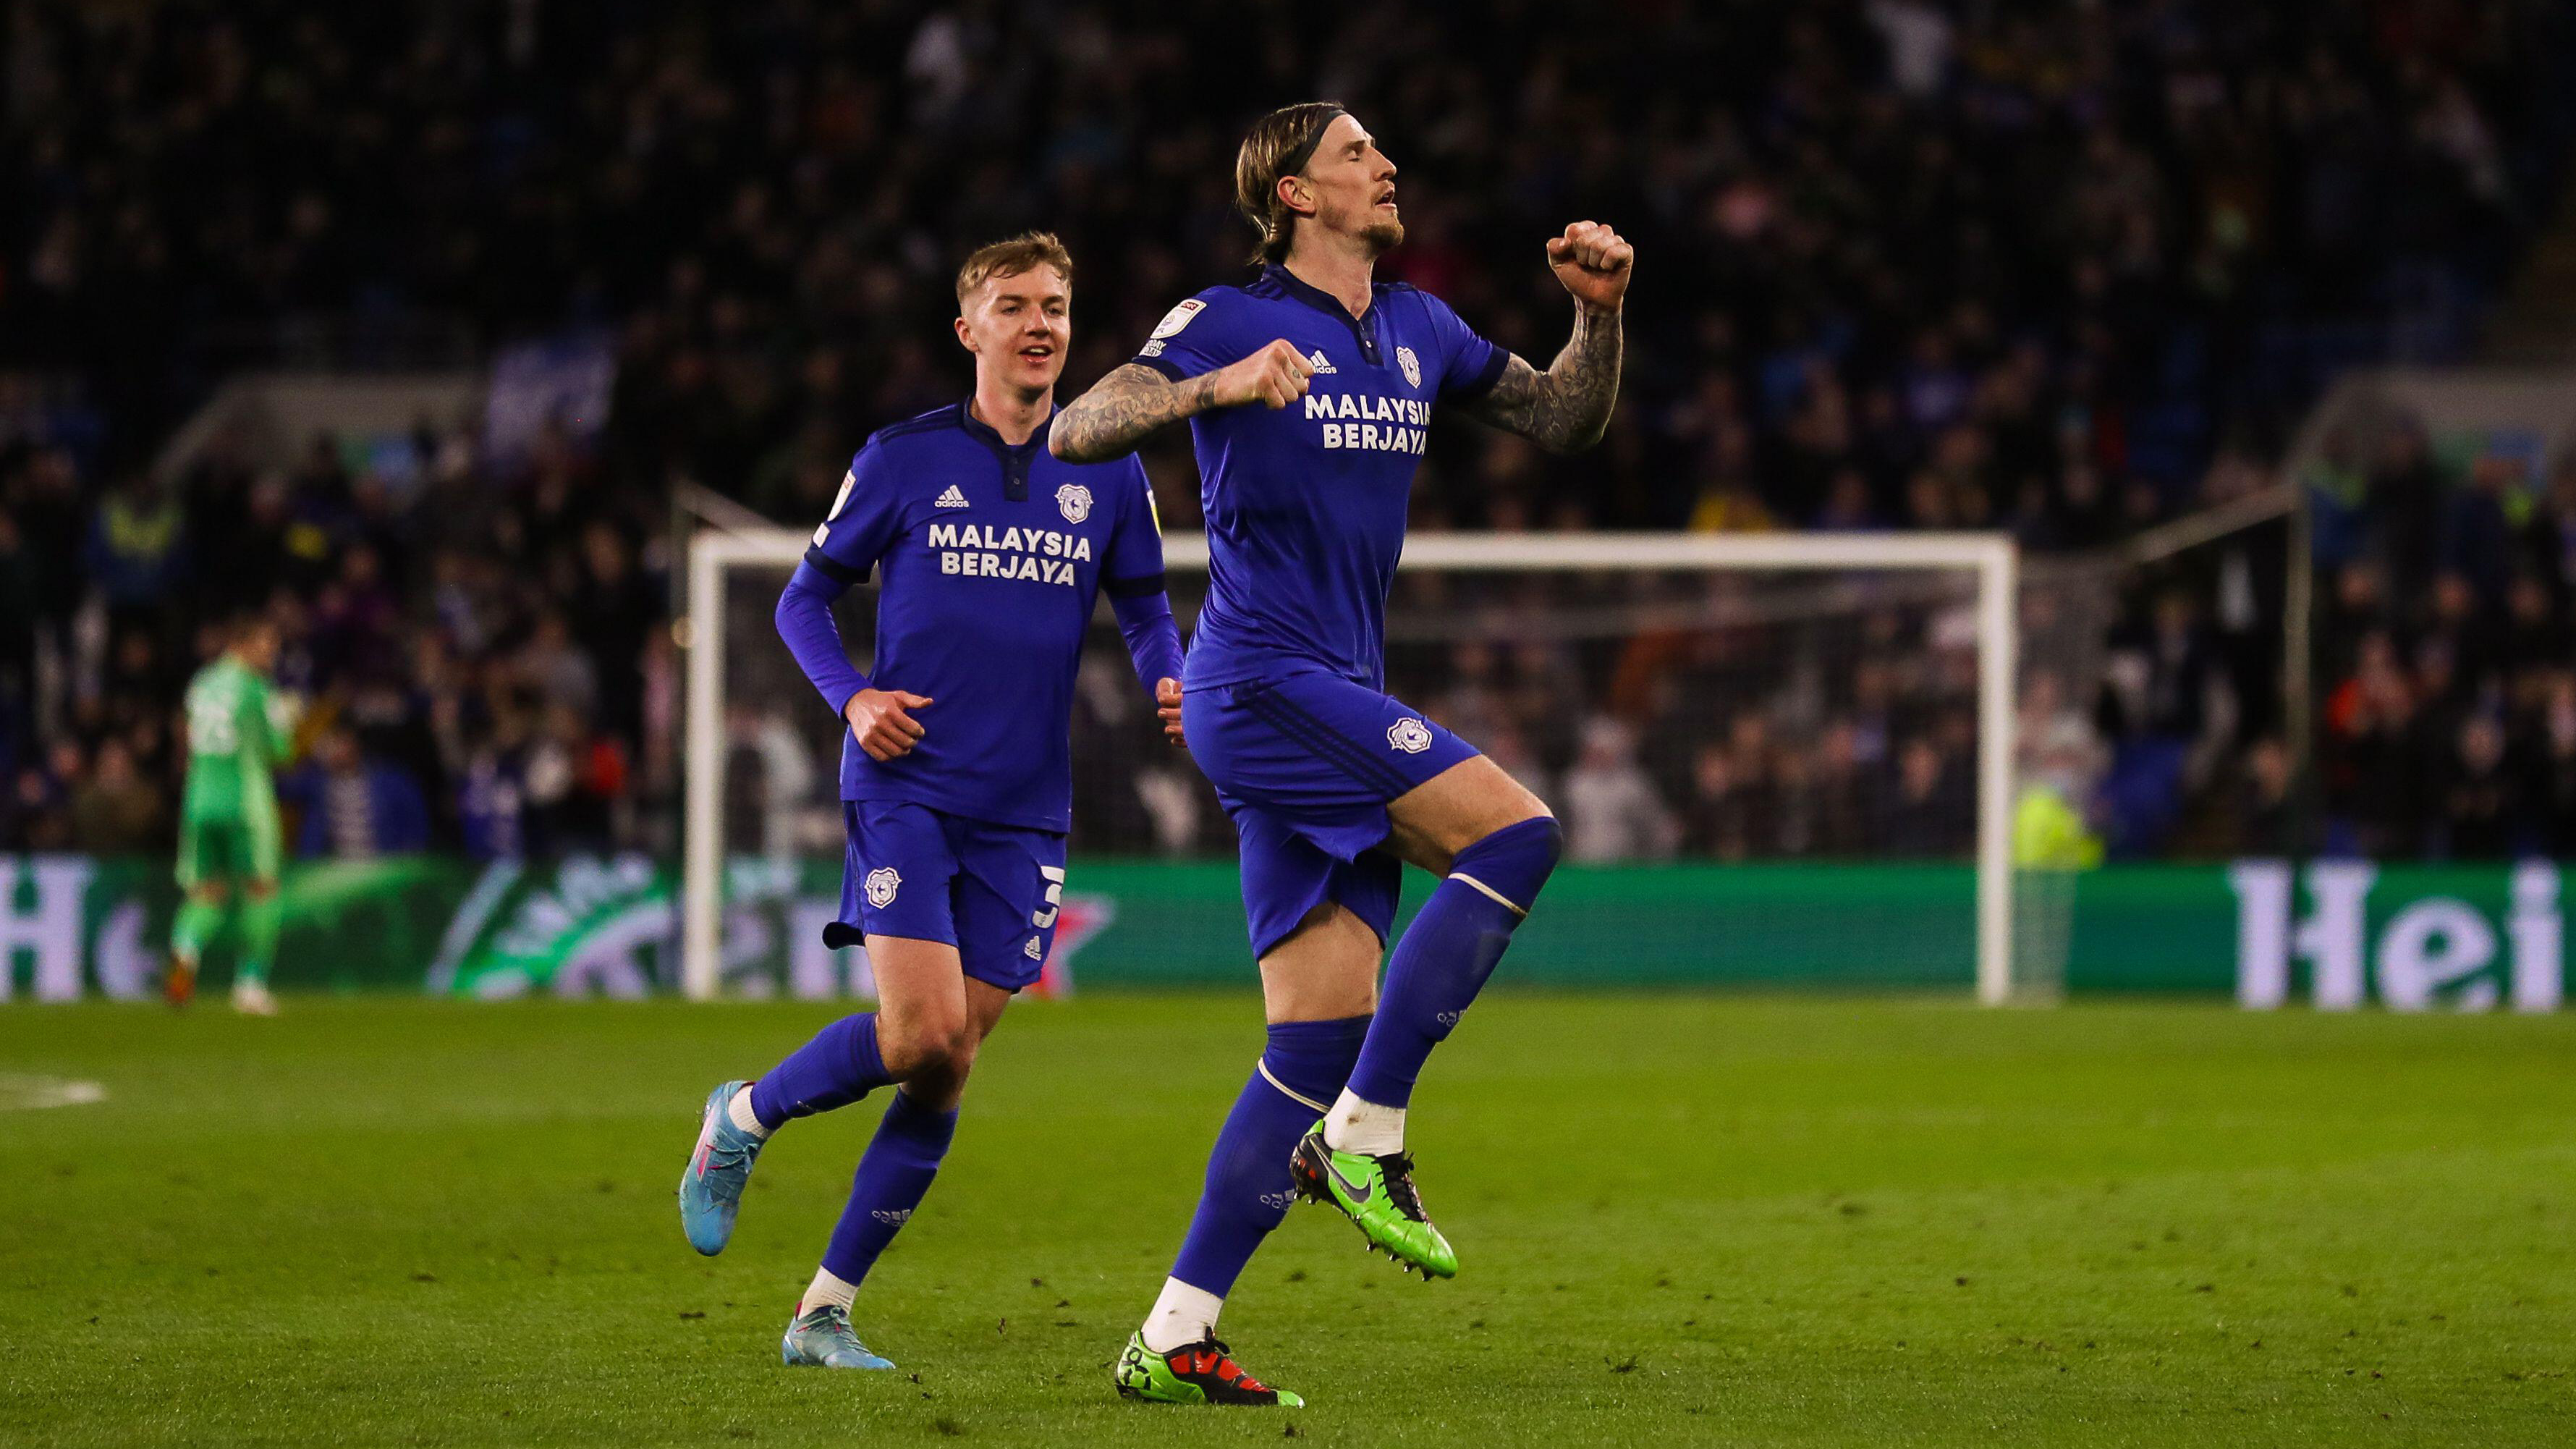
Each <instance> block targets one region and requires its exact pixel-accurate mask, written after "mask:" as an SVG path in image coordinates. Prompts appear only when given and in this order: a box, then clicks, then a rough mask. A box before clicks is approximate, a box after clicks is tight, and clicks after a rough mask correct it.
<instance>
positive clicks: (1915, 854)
mask: <svg viewBox="0 0 2576 1449" xmlns="http://www.w3.org/2000/svg"><path fill="white" fill-rule="evenodd" d="M806 542H807V538H806V536H805V535H804V534H801V533H795V532H790V531H786V530H775V531H771V530H755V531H748V532H721V531H715V530H707V531H702V532H701V533H699V534H698V536H697V537H696V539H695V540H694V541H693V543H692V546H691V552H690V564H689V588H688V617H689V621H690V627H689V635H688V638H689V644H690V651H689V692H688V715H687V721H686V735H687V755H686V780H687V808H686V817H685V847H684V852H683V860H684V866H683V873H684V879H683V883H682V938H681V959H682V963H683V981H684V983H685V985H686V988H687V990H688V992H689V994H691V995H692V996H697V997H711V996H717V995H725V994H740V995H758V994H769V993H777V992H792V993H797V994H809V995H811V994H839V993H842V992H851V993H856V994H868V993H869V992H870V989H871V987H870V982H869V979H868V976H867V972H866V965H865V960H864V953H863V952H860V951H856V950H851V951H841V952H833V951H828V950H826V949H825V948H824V947H823V946H822V945H821V943H820V930H821V926H822V924H823V922H824V921H827V920H829V919H830V918H831V912H832V909H833V907H834V906H835V905H836V904H837V898H838V897H837V893H838V889H839V871H840V861H841V851H842V829H841V820H840V814H839V807H838V790H837V784H838V767H839V759H840V739H841V729H840V725H839V721H837V720H836V719H834V718H833V716H832V715H831V713H830V712H829V710H828V709H826V708H825V707H824V706H823V705H822V703H821V702H820V701H819V700H818V699H817V698H816V696H815V694H814V692H813V691H812V689H811V688H810V687H809V686H808V685H807V684H806V682H805V680H804V677H803V676H802V675H801V674H800V673H799V672H798V670H797V667H796V665H795V662H794V661H793V660H792V659H791V658H790V657H789V656H788V654H787V651H786V649H785V648H784V647H783V646H782V645H781V644H780V643H779V642H778V640H777V638H776V635H775V633H774V632H773V630H772V627H771V622H770V620H771V612H772V608H773V606H774V604H775V602H776V600H777V597H778V594H779V591H780V589H781V588H782V587H783V586H784V585H785V583H786V580H787V577H788V575H789V574H790V573H791V572H792V571H793V570H794V568H795V565H796V563H797V561H798V560H799V559H800V558H801V557H802V556H803V553H804V548H805V544H806ZM1165 553H1166V557H1167V561H1168V564H1169V577H1170V579H1171V591H1172V603H1173V611H1174V613H1175V614H1176V615H1177V616H1178V617H1179V619H1180V621H1181V625H1182V628H1183V630H1184V632H1185V633H1186V631H1187V630H1188V629H1189V627H1190V625H1191V623H1192V621H1193V620H1194V618H1195V616H1196V614H1197V611H1198V606H1199V602H1200V600H1201V598H1202V597H1203V596H1204V593H1205V588H1206V572H1205V571H1206V562H1207V552H1206V546H1205V541H1204V539H1203V538H1201V537H1199V536H1196V535H1174V536H1172V537H1171V538H1170V539H1168V540H1167V542H1166V546H1165ZM2016 570H2017V558H2016V554H2015V551H2014V548H2013V545H2012V544H2011V542H2010V541H2009V540H2008V539H2006V538H2004V537H2002V536H1999V535H1985V534H1891V535H1869V534H1837V535H1824V534H1776V535H1669V534H1653V535H1646V534H1563V535H1554V534H1505V535H1443V534H1418V535H1416V536H1414V537H1413V538H1412V539H1411V540H1410V541H1409V542H1408V544H1407V545H1406V550H1405V555H1404V560H1403V564H1402V566H1401V567H1400V569H1399V571H1398V575H1397V579H1396V588H1395V593H1394V597H1393V598H1392V599H1391V601H1390V603H1389V607H1388V610H1387V688H1388V690H1389V692H1390V693H1393V694H1395V695H1397V696H1398V697H1399V698H1402V699H1404V700H1406V701H1407V702H1409V703H1412V704H1415V705H1417V706H1419V707H1421V708H1422V709H1423V710H1424V711H1425V713H1427V714H1429V715H1431V716H1432V717H1434V718H1436V719H1438V720H1440V721H1441V722H1443V723H1445V724H1447V725H1449V726H1450V727H1451V728H1453V729H1455V730H1457V731H1458V732H1459V733H1460V734H1461V735H1463V736H1465V737H1466V738H1467V739H1468V740H1469V741H1470V742H1472V743H1474V744H1475V745H1477V746H1478V747H1479V748H1480V749H1482V750H1484V751H1485V753H1486V754H1487V755H1488V756H1490V757H1491V758H1493V759H1494V760H1495V761H1496V762H1497V763H1500V764H1501V765H1503V766H1504V767H1505V768H1506V769H1508V770H1510V771H1511V772H1512V773H1513V774H1514V775H1515V776H1516V777H1517V778H1519V779H1521V780H1522V781H1523V782H1524V783H1526V784H1528V785H1530V786H1531V787H1532V788H1533V789H1534V790H1535V791H1536V792H1537V793H1538V794H1539V795H1540V796H1541V797H1542V798H1544V799H1545V800H1547V801H1548V803H1549V804H1550V806H1551V807H1552V808H1553V809H1554V810H1555V811H1556V813H1557V815H1558V817H1559V819H1560V820H1562V821H1563V822H1564V824H1565V826H1566V830H1567V835H1568V859H1567V863H1566V865H1565V867H1564V868H1562V869H1561V870H1560V872H1559V874H1558V876H1557V878H1556V880H1555V881H1554V882H1552V883H1551V884H1550V886H1549V890H1548V897H1547V901H1546V904H1545V907H1544V909H1542V910H1541V911H1539V912H1538V913H1537V914H1535V915H1534V916H1533V917H1532V918H1531V920H1530V922H1529V923H1528V924H1527V925H1525V926H1524V927H1523V928H1522V929H1521V931H1520V933H1519V935H1518V936H1517V937H1516V940H1515V945H1514V947H1513V951H1512V954H1511V956H1509V957H1508V958H1506V961H1505V968H1504V973H1505V976H1506V978H1507V979H1520V980H1531V981H1541V982H1548V983H1555V984H1581V983H1585V982H1599V983H1603V984H1642V983H1672V984H1702V983H1706V984H1758V983H1776V984H1781V985H1798V984H1819V985H1826V986H1840V987H1849V988H1886V987H1937V986H1957V987H1962V988H1964V987H1968V986H1970V985H1971V984H1973V986H1974V988H1975V990H1976V992H1977V994H1978V996H1979V998H1980V999H1982V1000H1985V1001H1988V1002H2002V1001H2005V1000H2008V999H2013V998H2015V997H2045V996H2047V995H2049V994H2051V993H2052V992H2053V990H2054V988H2055V985H2056V980H2057V974H2058V973H2059V972H2060V971H2062V969H2063V954H2064V950H2063V940H2062V936H2063V932H2062V923H2058V922H2055V921H2054V919H2053V916H2052V912H2051V908H2050V907H2049V905H2048V897H2047V894H2046V892H2045V890H2044V889H2035V890H2033V891H2030V892H2026V894H2028V895H2030V896H2031V899H2029V900H2025V902H2024V906H2025V909H2023V910H2021V911H2019V912H2016V910H2015V882H2014V873H2013V864H2014V856H2013V840H2012V818H2013V813H2014V729H2015V710H2014V704H2015V700H2014V679H2015V658H2016V638H2017V633H2018V627H2019V626H2018V620H2017V617H2016V599H2017V593H2016V590H2017V577H2016ZM874 616H875V598H874V590H873V587H872V586H869V585H863V586H861V587H859V588H856V589H853V590H851V591H850V593H849V594H848V595H847V596H846V597H845V598H844V600H843V601H842V604H841V606H840V622H841V629H842V635H843V638H844V640H845V641H846V642H847V644H848V645H849V647H850V649H851V652H852V654H853V657H854V658H856V659H857V661H858V663H859V665H860V667H861V668H862V669H864V668H866V667H868V663H869V659H868V655H869V652H870V647H871V642H872V639H873V629H874ZM924 723H925V724H926V725H928V726H929V727H930V728H934V729H935V728H937V725H936V722H935V720H925V721H924ZM1072 731H1073V761H1074V772H1075V778H1074V830H1073V838H1072V841H1071V852H1072V856H1073V870H1072V871H1071V880H1070V882H1069V885H1068V895H1067V901H1066V912H1065V927H1064V928H1060V930H1059V933H1058V940H1057V949H1056V956H1057V957H1058V958H1059V959H1057V960H1054V961H1050V963H1049V970H1048V982H1047V984H1048V986H1049V987H1051V988H1053V989H1063V988H1064V987H1065V986H1066V985H1067V984H1068V983H1069V979H1070V971H1069V968H1070V965H1071V963H1072V961H1073V960H1074V959H1075V958H1076V957H1080V958H1081V959H1083V960H1086V961H1096V962H1097V963H1098V964H1097V970H1098V974H1099V975H1101V976H1102V977H1104V978H1115V979H1117V980H1120V981H1132V982H1144V983H1162V982H1168V983H1176V984H1177V983H1183V982H1194V981H1203V980H1241V981H1249V980H1251V979H1253V978H1252V974H1251V962H1250V960H1249V947H1248V943H1247V941H1246V940H1245V937H1244V932H1243V923H1242V915H1241V909H1240V904H1239V899H1238V897H1237V896H1236V894H1235V891H1236V882H1235V879H1234V876H1233V873H1232V869H1231V867H1232V862H1233V857H1234V832H1233V828H1232V826H1231V824H1230V823H1229V822H1228V821H1227V820H1226V819H1225V817H1224V814H1223V812H1222V811H1221V809H1220V808H1219V806H1218V804H1217V801H1216V798H1215V795H1214V792H1213V791H1212V790H1211V789H1210V788H1209V786H1208V785H1207V782H1206V781H1205V779H1204V778H1203V777H1202V776H1200V774H1199V773H1198V771H1197V770H1196V769H1195V768H1194V767H1193V766H1192V765H1191V764H1190V763H1189V760H1188V757H1187V756H1186V755H1185V754H1183V753H1181V752H1179V751H1176V750H1172V749H1170V748H1169V747H1168V746H1166V745H1164V744H1163V743H1162V742H1161V739H1160V736H1159V732H1158V731H1157V729H1156V728H1155V724H1154V720H1153V717H1152V708H1151V705H1150V704H1149V703H1148V701H1147V700H1146V699H1145V697H1144V695H1143V692H1142V691H1141V690H1140V689H1139V687H1138V686H1137V683H1136V681H1135V679H1134V676H1133V674H1132V672H1131V670H1130V668H1129V665H1128V662H1127V657H1126V652H1125V649H1124V647H1123V646H1122V644H1121V643H1120V640H1119V638H1118V634H1117V630H1116V628H1115V627H1114V625H1113V623H1112V622H1111V620H1110V618H1109V611H1108V609H1107V607H1106V605H1105V604H1104V605H1103V606H1102V608H1101V610H1100V615H1099V618H1098V619H1097V620H1096V621H1095V624H1094V627H1093V630H1092V637H1091V640H1090V642H1089V644H1088V646H1087V647H1086V652H1085V655H1084V659H1083V662H1082V669H1081V677H1080V683H1079V685H1078V687H1077V689H1076V705H1075V711H1074V719H1073V722H1072ZM2038 884H2039V886H2041V887H2044V886H2045V884H2046V883H2045V882H2044V881H2042V882H2039V883H2038ZM1405 894H1406V903H1405V911H1406V914H1407V915H1409V914H1410V911H1411V910H1412V909H1413V908H1414V907H1415V906H1418V905H1419V903H1420V901H1421V899H1422V898H1423V896H1424V895H1425V894H1426V888H1425V882H1424V881H1423V880H1422V879H1421V878H1420V877H1419V875H1418V873H1417V874H1415V875H1414V876H1413V878H1411V879H1409V880H1408V881H1407V885H1406V893H1405ZM2034 905H2035V906H2036V909H2033V908H2032V907H2033V906H2034ZM1399 919H1401V918H1399ZM2017 937H2018V938H2019V939H2020V940H2021V941H2022V942H2023V943H2025V949H2023V950H2020V951H2016V938H2017ZM1086 943H1088V944H1086ZM1086 952H1087V953H1088V954H1085V953H1086ZM1084 969H1085V970H1091V969H1093V968H1092V967H1089V966H1086V967H1085V968H1084Z"/></svg>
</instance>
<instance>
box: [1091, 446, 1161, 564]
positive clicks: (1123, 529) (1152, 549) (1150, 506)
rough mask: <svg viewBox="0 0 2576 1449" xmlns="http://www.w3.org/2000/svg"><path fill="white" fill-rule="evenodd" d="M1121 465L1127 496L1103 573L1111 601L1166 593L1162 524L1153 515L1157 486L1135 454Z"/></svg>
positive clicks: (1123, 501)
mask: <svg viewBox="0 0 2576 1449" xmlns="http://www.w3.org/2000/svg"><path fill="white" fill-rule="evenodd" d="M1120 461H1121V464H1122V466H1123V467H1124V468H1125V470H1126V472H1127V475H1128V476H1127V478H1126V480H1125V481H1124V482H1123V483H1121V484H1120V485H1119V487H1120V491H1121V492H1122V493H1123V494H1124V495H1125V496H1124V498H1123V499H1122V501H1121V506H1120V508H1119V510H1118V531H1117V532H1116V533H1115V534H1113V535H1111V537H1110V539H1109V557H1108V558H1107V560H1106V561H1105V563H1104V564H1103V566H1102V568H1101V570H1100V580H1101V584H1100V586H1101V589H1102V591H1103V592H1105V593H1107V594H1108V595H1109V596H1110V597H1111V598H1129V597H1133V596H1135V595H1138V594H1159V593H1161V592H1163V520H1162V518H1161V516H1160V515H1158V514H1157V513H1156V512H1155V511H1154V485H1153V483H1152V481H1151V480H1149V479H1147V478H1146V476H1145V465H1144V464H1143V463H1141V462H1139V461H1138V460H1137V458H1136V455H1135V454H1133V453H1130V454H1128V455H1127V457H1125V458H1124V459H1122V460H1120Z"/></svg>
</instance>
